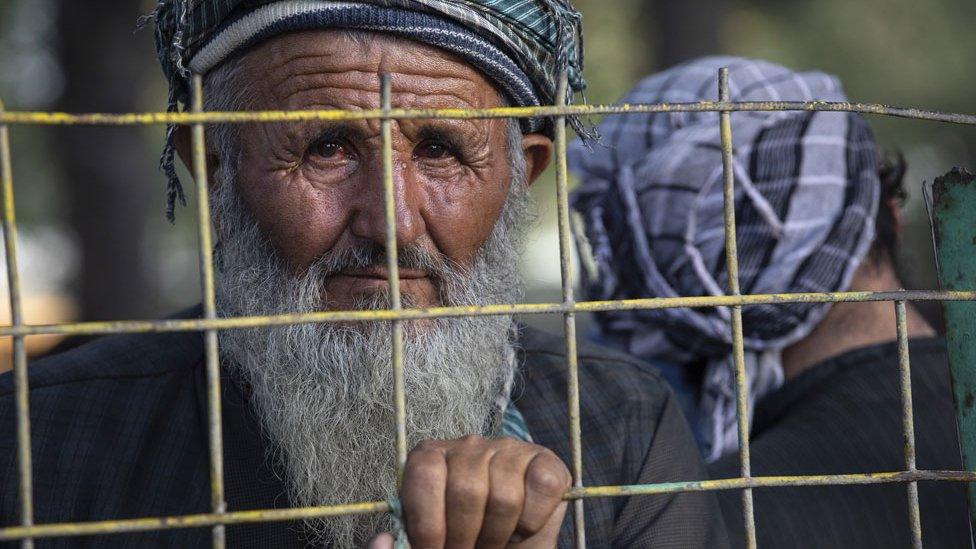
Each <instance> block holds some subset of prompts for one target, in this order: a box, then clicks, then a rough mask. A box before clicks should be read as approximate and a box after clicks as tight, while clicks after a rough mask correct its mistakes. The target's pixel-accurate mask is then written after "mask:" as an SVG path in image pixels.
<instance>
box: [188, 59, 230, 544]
mask: <svg viewBox="0 0 976 549" xmlns="http://www.w3.org/2000/svg"><path fill="white" fill-rule="evenodd" d="M190 108H191V110H192V111H193V112H195V113H199V112H203V79H202V78H201V77H200V76H199V75H196V76H194V77H193V101H192V102H191V107H190ZM191 132H192V133H191V136H190V139H191V145H192V149H193V150H192V154H193V162H192V163H193V179H194V181H195V182H196V191H197V225H198V230H199V239H200V249H199V252H200V285H201V286H202V290H203V317H204V318H207V319H213V318H216V317H217V299H216V294H215V291H214V269H213V241H212V239H211V236H210V200H209V195H208V194H207V191H208V188H207V187H208V184H207V150H206V143H205V139H204V130H203V124H194V125H193V127H192V128H191ZM204 349H205V352H206V368H207V428H208V431H209V441H210V448H209V450H210V507H211V509H212V510H213V512H214V513H224V512H225V511H226V510H227V503H226V502H225V501H224V435H223V429H222V425H221V409H220V357H219V355H218V353H217V331H216V330H206V331H205V332H204ZM224 532H225V528H224V526H223V525H222V524H221V525H217V526H214V527H213V546H214V548H215V549H222V548H223V547H224V541H225V536H224Z"/></svg>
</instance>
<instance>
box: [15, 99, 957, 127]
mask: <svg viewBox="0 0 976 549" xmlns="http://www.w3.org/2000/svg"><path fill="white" fill-rule="evenodd" d="M721 111H728V112H741V111H759V112H763V111H827V112H857V113H862V114H877V115H882V116H892V117H896V118H911V119H915V120H929V121H934V122H946V123H950V124H964V125H976V115H974V114H962V113H948V112H942V111H933V110H926V109H916V108H905V107H890V106H887V105H882V104H878V103H851V102H832V101H807V102H801V101H734V102H721V101H701V102H697V103H653V104H650V103H634V104H626V103H625V104H618V105H585V104H584V105H567V106H562V107H561V106H558V105H556V106H551V105H548V106H542V107H497V108H491V109H390V110H389V111H388V112H384V111H383V110H382V109H365V110H361V111H343V110H338V109H325V110H305V111H246V112H216V111H214V112H207V113H201V114H196V113H186V112H183V113H178V112H172V113H167V112H144V113H121V114H110V113H84V114H71V113H63V112H6V113H0V124H31V125H45V126H73V125H97V126H141V125H165V124H198V123H216V122H220V123H228V124H239V123H245V122H248V123H252V122H258V123H269V122H303V121H316V120H317V121H344V120H381V119H383V118H386V119H396V120H409V119H418V118H423V119H428V118H430V119H433V118H450V119H456V120H464V119H475V118H537V117H547V116H548V117H552V116H596V115H623V114H654V113H674V112H721Z"/></svg>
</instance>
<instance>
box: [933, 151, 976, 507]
mask: <svg viewBox="0 0 976 549" xmlns="http://www.w3.org/2000/svg"><path fill="white" fill-rule="evenodd" d="M931 213H932V231H933V236H934V238H935V255H936V259H937V260H938V266H939V283H940V284H941V285H942V288H944V289H947V290H954V289H961V288H976V176H974V175H972V174H970V173H969V172H967V171H966V170H962V169H959V168H955V169H953V170H952V171H951V172H949V173H948V174H946V175H944V176H942V177H939V178H937V179H936V180H935V183H933V184H932V212H931ZM942 306H943V310H944V312H945V321H946V347H947V351H948V356H949V371H950V372H951V373H952V392H953V396H954V397H955V399H956V421H957V422H958V424H959V443H960V446H961V448H962V457H963V464H964V465H965V467H966V469H967V470H969V471H973V470H976V302H974V301H958V302H948V301H947V302H944V303H943V304H942ZM969 516H970V522H971V523H972V524H973V525H976V484H970V485H969Z"/></svg>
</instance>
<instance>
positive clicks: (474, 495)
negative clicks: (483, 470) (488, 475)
mask: <svg viewBox="0 0 976 549" xmlns="http://www.w3.org/2000/svg"><path fill="white" fill-rule="evenodd" d="M447 491H448V494H449V496H450V498H451V499H453V500H454V501H456V502H457V503H459V504H462V505H471V504H477V503H479V502H483V501H485V500H486V499H487V498H488V483H487V482H485V480H483V479H480V478H475V477H461V478H452V479H450V481H449V484H448V487H447Z"/></svg>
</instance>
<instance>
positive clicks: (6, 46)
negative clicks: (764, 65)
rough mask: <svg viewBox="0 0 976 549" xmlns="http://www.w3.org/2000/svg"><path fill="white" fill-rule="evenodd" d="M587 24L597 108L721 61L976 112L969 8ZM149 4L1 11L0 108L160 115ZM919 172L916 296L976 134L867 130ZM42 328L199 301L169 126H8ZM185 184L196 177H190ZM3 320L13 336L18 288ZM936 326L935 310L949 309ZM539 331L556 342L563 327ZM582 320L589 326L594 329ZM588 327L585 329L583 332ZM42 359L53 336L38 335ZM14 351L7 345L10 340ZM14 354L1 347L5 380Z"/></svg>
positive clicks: (973, 5) (648, 8)
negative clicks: (941, 193) (647, 79)
mask: <svg viewBox="0 0 976 549" xmlns="http://www.w3.org/2000/svg"><path fill="white" fill-rule="evenodd" d="M574 3H575V4H576V5H577V6H578V7H579V9H580V10H581V11H582V12H583V15H584V26H585V40H586V73H587V79H588V81H589V84H590V88H589V91H588V93H587V98H588V100H589V101H590V102H591V103H612V102H615V101H616V100H618V99H619V98H620V97H621V96H622V95H623V94H624V93H625V92H627V91H628V90H629V89H630V87H631V86H633V85H634V84H635V83H636V82H637V81H638V80H639V79H641V78H642V77H644V76H646V75H647V74H650V73H652V72H654V71H657V70H660V69H664V68H667V67H669V66H671V65H674V64H676V63H679V62H682V61H685V60H688V59H691V58H694V57H697V56H701V55H707V54H718V53H723V54H733V55H743V56H752V57H761V58H766V59H769V60H772V61H774V62H777V63H781V64H784V65H787V66H789V67H792V68H795V69H819V70H823V71H826V72H829V73H833V74H836V75H838V76H839V77H840V78H841V80H842V81H843V83H844V85H845V88H846V91H847V94H848V95H849V96H850V97H851V99H852V100H856V101H864V102H879V103H887V104H894V105H911V106H918V107H923V108H928V109H937V110H947V111H956V112H969V113H972V112H974V111H976V100H974V91H976V71H974V70H973V67H976V33H973V31H972V22H973V21H976V2H973V1H972V0H922V1H918V0H858V1H856V2H850V1H849V0H776V1H773V0H683V1H680V2H679V1H674V0H575V2H574ZM154 4H155V2H154V1H152V0H138V1H130V2H119V1H117V0H86V1H85V2H77V1H72V0H0V98H2V99H3V101H4V103H5V104H6V107H7V109H10V110H61V111H69V112H128V111H151V110H163V109H164V108H165V105H166V101H165V98H166V85H165V81H164V79H163V78H162V76H161V74H160V72H159V69H158V65H157V63H156V60H155V56H154V52H153V47H152V32H151V29H146V30H144V31H142V32H135V27H136V24H135V23H136V20H137V18H138V17H139V16H140V15H143V14H145V13H148V12H149V11H150V10H151V9H152V8H153V5H154ZM869 121H870V123H871V125H872V126H873V128H874V130H875V132H876V134H877V136H878V138H879V141H880V142H881V143H882V144H883V145H885V146H889V147H897V148H900V149H901V150H902V151H903V152H904V153H905V155H906V157H907V159H908V162H909V166H910V169H909V173H908V181H909V183H908V188H909V193H910V198H909V201H908V203H907V204H906V216H905V217H906V221H907V223H908V226H907V231H906V234H905V237H904V246H903V247H902V252H901V258H900V260H901V265H902V266H903V270H904V273H903V275H904V277H905V281H906V285H908V287H909V288H913V289H915V288H917V289H926V288H935V287H936V278H935V270H934V260H933V255H932V249H931V247H932V246H931V236H930V232H929V227H928V220H927V217H926V213H925V208H924V205H923V202H922V192H921V185H922V182H923V181H931V180H932V179H933V178H935V177H936V176H938V175H941V174H943V173H945V172H947V171H948V170H949V169H950V168H952V167H953V166H964V167H968V168H969V169H970V170H971V171H973V170H974V168H976V128H974V127H966V126H951V125H945V124H938V123H933V122H922V121H909V120H899V119H887V118H880V117H871V118H869ZM10 133H11V142H12V151H13V174H14V188H15V196H16V200H17V216H18V221H19V226H20V234H19V236H20V239H19V245H20V254H21V255H20V264H21V276H22V279H23V281H24V286H25V316H26V320H27V322H28V323H50V322H62V321H69V320H82V319H83V320H114V319H137V318H157V317H161V316H165V315H168V314H171V313H173V312H174V311H177V310H179V309H181V308H184V307H187V306H190V305H192V304H194V303H197V302H198V301H199V299H200V285H199V275H198V272H197V259H196V252H195V248H194V247H195V246H196V233H195V226H194V219H195V216H194V213H193V212H194V208H193V204H192V200H193V199H194V197H193V196H192V194H191V196H190V200H191V203H190V205H189V207H188V208H184V209H181V210H178V212H177V220H176V223H175V224H174V225H170V224H169V223H167V222H166V220H165V217H164V207H165V192H164V187H165V182H164V180H163V177H162V176H161V175H160V173H159V172H158V171H157V169H156V162H157V158H158V153H159V150H160V147H161V144H162V141H163V128H162V127H155V126H154V127H139V128H134V127H129V128H92V127H77V128H64V127H24V126H14V127H12V128H11V131H10ZM183 174H184V177H186V173H185V172H183ZM533 193H534V194H535V195H536V198H537V201H538V204H539V208H540V219H539V223H538V224H537V227H536V228H535V229H534V231H533V233H532V236H531V238H530V242H529V246H528V250H527V253H526V261H525V262H524V276H525V280H526V282H527V286H528V293H527V296H526V300H527V301H534V302H538V301H558V300H559V299H560V292H559V284H560V280H559V255H558V254H559V252H558V243H557V237H556V229H555V217H556V208H555V202H554V197H555V188H554V185H553V180H552V176H551V174H550V176H547V177H544V178H543V180H541V181H540V182H539V183H537V184H536V185H534V186H533ZM0 279H2V287H0V292H3V295H0V298H2V299H0V303H2V304H3V306H2V307H0V323H9V310H8V308H7V298H6V278H5V276H3V277H0ZM936 313H937V311H936ZM527 320H529V321H530V322H532V323H533V324H537V325H541V326H544V327H550V328H553V329H557V330H558V329H559V326H560V325H561V322H560V320H559V319H558V318H547V317H533V318H530V319H527ZM581 320H582V322H584V324H585V323H586V322H587V319H586V318H585V317H584V318H582V319H581ZM584 328H585V326H584ZM28 343H29V349H30V352H31V353H32V354H35V355H36V354H38V353H42V352H45V350H46V349H49V348H50V347H51V346H52V345H55V344H57V343H58V342H57V340H54V339H51V338H43V337H35V338H29V340H28ZM0 345H5V346H8V347H9V345H10V342H9V339H4V340H3V341H0ZM3 361H8V362H9V353H7V352H3V347H0V369H3V367H4V364H5V362H3Z"/></svg>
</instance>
